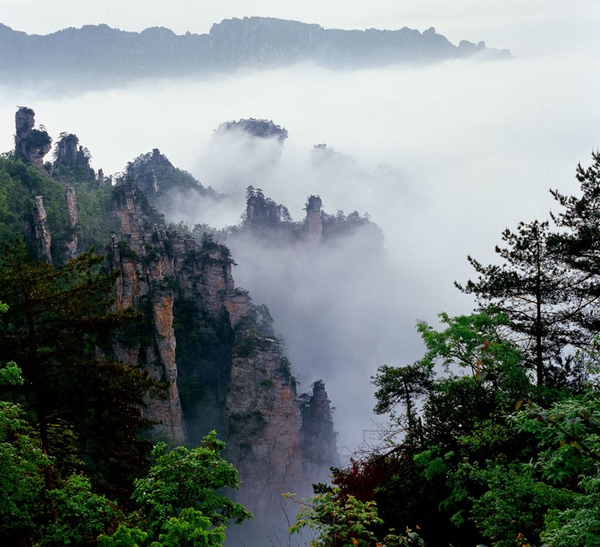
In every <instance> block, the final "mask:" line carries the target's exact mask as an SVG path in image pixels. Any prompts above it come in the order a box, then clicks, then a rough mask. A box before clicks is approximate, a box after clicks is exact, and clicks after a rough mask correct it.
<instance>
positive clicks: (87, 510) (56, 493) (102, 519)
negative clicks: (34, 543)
mask: <svg viewBox="0 0 600 547" xmlns="http://www.w3.org/2000/svg"><path fill="white" fill-rule="evenodd" d="M47 495H48V497H49V499H50V500H52V502H53V506H54V509H55V511H56V514H57V518H56V520H54V521H50V522H49V523H47V524H45V525H44V526H42V527H41V529H40V537H41V539H40V541H39V542H38V545H40V546H43V545H52V546H54V545H56V546H59V545H60V546H62V545H74V546H77V547H80V546H84V545H95V543H96V538H97V536H98V535H99V534H100V533H102V532H103V531H104V530H105V529H106V528H107V527H108V526H110V525H111V524H112V523H113V522H114V521H115V519H116V518H117V516H118V513H117V510H116V507H115V505H114V503H111V502H110V501H109V500H108V499H107V498H105V497H104V496H101V495H98V494H94V493H93V492H92V488H91V484H90V481H89V479H88V478H86V477H84V476H81V475H71V476H70V477H69V478H68V479H67V480H66V481H65V482H64V484H61V485H60V487H58V488H55V489H53V490H52V491H50V492H48V493H47Z"/></svg>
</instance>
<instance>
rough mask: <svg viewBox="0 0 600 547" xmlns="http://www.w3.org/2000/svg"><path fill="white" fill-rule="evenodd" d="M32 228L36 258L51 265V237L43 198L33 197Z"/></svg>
mask: <svg viewBox="0 0 600 547" xmlns="http://www.w3.org/2000/svg"><path fill="white" fill-rule="evenodd" d="M33 215H34V218H33V226H34V229H35V237H36V241H37V243H38V256H39V257H40V258H41V259H42V260H45V261H46V262H49V263H50V264H52V251H51V249H50V247H51V244H52V236H51V234H50V229H49V228H48V216H47V215H46V208H45V207H44V198H43V197H42V196H35V211H34V213H33Z"/></svg>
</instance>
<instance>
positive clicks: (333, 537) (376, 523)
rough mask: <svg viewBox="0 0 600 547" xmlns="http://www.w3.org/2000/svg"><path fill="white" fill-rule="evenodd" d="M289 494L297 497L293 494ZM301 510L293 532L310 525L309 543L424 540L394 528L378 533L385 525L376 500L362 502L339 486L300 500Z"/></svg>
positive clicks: (364, 546) (317, 546) (361, 546)
mask: <svg viewBox="0 0 600 547" xmlns="http://www.w3.org/2000/svg"><path fill="white" fill-rule="evenodd" d="M286 496H287V497H288V498H290V499H292V500H294V501H296V500H295V498H294V496H293V494H286ZM297 503H300V511H299V512H298V514H297V516H296V522H295V523H294V525H293V526H291V527H290V530H289V531H290V533H291V534H295V533H299V532H300V531H301V530H302V529H304V528H308V529H310V530H314V531H315V537H314V539H312V540H311V542H310V547H346V546H352V545H353V546H355V547H374V546H380V547H400V546H409V545H414V546H421V545H424V543H423V540H422V539H421V538H420V537H419V536H418V534H417V533H416V532H413V531H411V530H408V529H407V530H406V535H398V534H396V533H395V532H394V530H387V531H385V532H383V534H384V535H378V534H376V533H375V529H376V528H377V527H380V526H381V525H383V520H382V519H381V518H380V517H379V514H378V511H377V504H376V503H375V502H374V501H367V502H363V501H360V500H358V499H357V498H356V497H354V496H352V495H344V494H343V493H342V491H341V490H340V489H339V488H333V489H329V490H328V491H326V492H322V493H319V494H316V495H314V496H312V497H311V498H309V499H307V500H304V499H303V500H300V501H299V502H297Z"/></svg>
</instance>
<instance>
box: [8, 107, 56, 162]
mask: <svg viewBox="0 0 600 547" xmlns="http://www.w3.org/2000/svg"><path fill="white" fill-rule="evenodd" d="M34 125H35V112H34V111H33V110H32V109H31V108H27V107H24V106H23V107H21V108H19V110H17V113H16V114H15V127H16V134H15V155H16V156H17V157H21V158H23V159H24V160H26V161H28V162H30V163H32V164H33V165H35V167H37V168H38V169H40V170H41V169H42V168H43V162H44V156H45V155H46V154H47V153H48V152H49V151H50V148H51V146H52V139H51V138H50V135H48V133H47V131H45V130H40V129H34Z"/></svg>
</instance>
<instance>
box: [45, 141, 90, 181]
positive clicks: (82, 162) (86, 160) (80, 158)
mask: <svg viewBox="0 0 600 547" xmlns="http://www.w3.org/2000/svg"><path fill="white" fill-rule="evenodd" d="M54 164H55V165H64V166H66V167H70V168H77V169H80V170H81V171H82V172H83V173H86V174H90V175H92V176H94V172H93V170H92V168H91V167H90V154H89V152H88V150H87V149H86V148H84V147H83V146H80V145H79V137H78V136H77V135H74V134H73V133H62V134H61V136H60V139H58V141H57V143H56V151H55V161H54Z"/></svg>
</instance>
